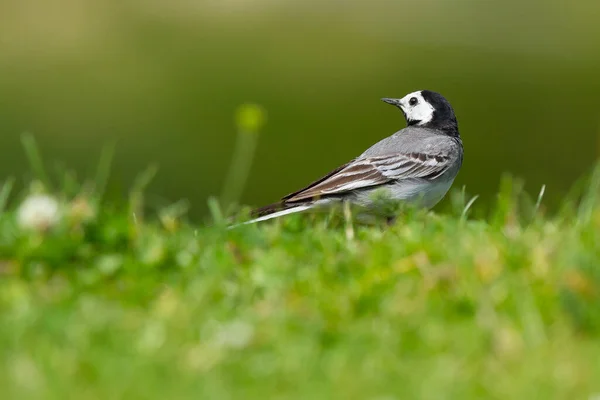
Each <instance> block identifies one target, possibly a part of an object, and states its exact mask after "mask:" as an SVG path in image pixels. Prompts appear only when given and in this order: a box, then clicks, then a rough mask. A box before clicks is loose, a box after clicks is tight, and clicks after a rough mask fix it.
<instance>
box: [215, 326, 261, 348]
mask: <svg viewBox="0 0 600 400" xmlns="http://www.w3.org/2000/svg"><path fill="white" fill-rule="evenodd" d="M253 336H254V327H253V326H252V325H250V324H249V323H247V322H243V321H232V322H227V323H224V324H223V325H221V326H220V328H219V330H218V331H217V334H216V337H215V339H216V342H217V344H218V345H220V346H222V347H227V348H231V349H242V348H244V347H246V346H247V345H248V344H249V343H250V341H251V340H252V337H253Z"/></svg>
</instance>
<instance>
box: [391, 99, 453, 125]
mask: <svg viewBox="0 0 600 400" xmlns="http://www.w3.org/2000/svg"><path fill="white" fill-rule="evenodd" d="M382 100H383V101H384V102H386V103H388V104H391V105H393V106H396V107H398V108H400V110H402V113H403V114H404V117H405V118H406V123H407V124H408V126H413V125H416V126H420V127H423V128H432V129H440V130H448V131H454V130H456V131H457V132H458V123H457V121H456V116H455V115H454V110H453V109H452V106H451V105H450V103H449V102H448V100H446V99H445V98H444V96H442V95H441V94H439V93H436V92H432V91H430V90H419V91H417V92H412V93H409V94H407V95H406V96H404V97H403V98H401V99H389V98H385V99H382Z"/></svg>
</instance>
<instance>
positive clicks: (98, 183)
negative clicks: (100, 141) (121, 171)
mask: <svg viewBox="0 0 600 400" xmlns="http://www.w3.org/2000/svg"><path fill="white" fill-rule="evenodd" d="M114 156H115V143H114V142H113V143H111V144H109V145H106V146H104V148H103V149H102V153H100V160H99V161H98V168H97V169H96V178H95V180H94V182H95V188H94V192H95V194H96V197H97V198H98V200H99V201H100V200H102V197H104V194H105V192H106V187H107V185H108V178H109V177H110V171H111V169H112V163H113V160H114Z"/></svg>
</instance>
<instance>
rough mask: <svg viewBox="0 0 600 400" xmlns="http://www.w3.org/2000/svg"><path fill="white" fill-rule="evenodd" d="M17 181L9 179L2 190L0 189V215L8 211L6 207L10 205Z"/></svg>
mask: <svg viewBox="0 0 600 400" xmlns="http://www.w3.org/2000/svg"><path fill="white" fill-rule="evenodd" d="M14 183H15V180H14V179H13V178H9V179H8V180H7V181H6V182H4V184H3V185H2V189H0V214H2V213H3V212H4V210H5V209H6V205H7V204H8V197H9V196H10V193H11V192H12V189H13V186H14Z"/></svg>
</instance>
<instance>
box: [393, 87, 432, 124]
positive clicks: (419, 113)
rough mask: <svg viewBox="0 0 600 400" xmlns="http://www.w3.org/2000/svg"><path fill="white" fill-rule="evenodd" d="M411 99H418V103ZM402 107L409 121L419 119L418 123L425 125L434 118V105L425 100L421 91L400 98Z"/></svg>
mask: <svg viewBox="0 0 600 400" xmlns="http://www.w3.org/2000/svg"><path fill="white" fill-rule="evenodd" d="M411 99H416V101H417V102H416V104H414V103H415V100H412V102H411ZM411 103H412V104H411ZM400 107H402V110H403V111H404V113H405V114H406V119H407V120H408V121H419V122H418V123H417V125H424V124H426V123H428V122H430V121H431V120H432V119H433V111H434V109H433V106H432V105H431V104H429V103H428V102H427V101H425V99H424V98H423V95H421V92H420V91H418V92H413V93H409V94H407V95H406V96H404V97H403V98H402V99H400Z"/></svg>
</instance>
